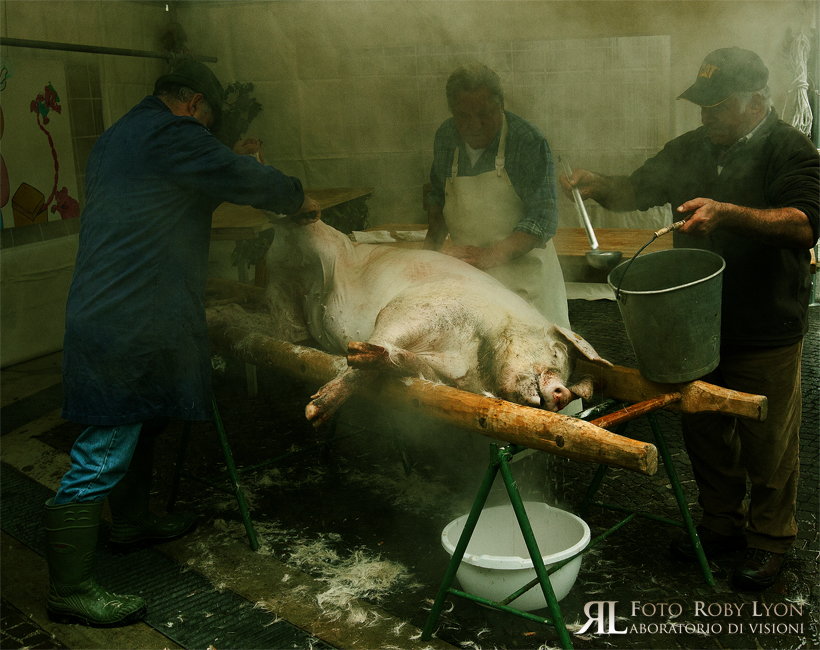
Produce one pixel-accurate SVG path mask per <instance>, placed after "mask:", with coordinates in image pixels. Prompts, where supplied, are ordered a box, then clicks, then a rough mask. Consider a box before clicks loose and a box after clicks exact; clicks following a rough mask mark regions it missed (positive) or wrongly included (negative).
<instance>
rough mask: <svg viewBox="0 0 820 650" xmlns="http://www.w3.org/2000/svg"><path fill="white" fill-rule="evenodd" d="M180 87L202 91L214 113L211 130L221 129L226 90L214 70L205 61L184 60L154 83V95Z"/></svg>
mask: <svg viewBox="0 0 820 650" xmlns="http://www.w3.org/2000/svg"><path fill="white" fill-rule="evenodd" d="M179 88H189V89H191V90H193V91H194V92H196V93H200V94H201V95H202V96H203V97H204V99H205V101H206V102H207V106H204V107H203V108H204V109H206V111H207V109H210V112H211V113H212V117H213V119H212V122H211V124H210V127H209V128H210V130H211V132H212V133H216V132H217V131H219V128H220V127H221V126H222V102H223V100H224V91H223V90H222V84H221V83H219V79H217V78H216V75H215V74H214V73H213V71H212V70H211V69H210V68H209V67H208V66H207V65H205V64H204V63H200V62H199V61H194V60H193V59H190V60H187V61H183V62H182V63H180V64H179V65H177V66H176V67H175V68H174V69H173V70H171V72H169V73H168V74H164V75H162V76H161V77H160V78H159V79H157V80H156V83H155V84H154V95H157V96H162V95H167V94H169V91H172V92H174V91H176V92H178V89H179Z"/></svg>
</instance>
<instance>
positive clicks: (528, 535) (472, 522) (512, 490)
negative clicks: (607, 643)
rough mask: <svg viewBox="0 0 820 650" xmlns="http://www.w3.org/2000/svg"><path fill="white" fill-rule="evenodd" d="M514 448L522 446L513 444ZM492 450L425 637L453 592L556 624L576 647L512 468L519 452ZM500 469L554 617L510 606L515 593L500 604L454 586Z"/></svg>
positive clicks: (568, 647) (568, 649)
mask: <svg viewBox="0 0 820 650" xmlns="http://www.w3.org/2000/svg"><path fill="white" fill-rule="evenodd" d="M512 449H518V448H517V447H513V448H512ZM520 449H521V450H523V449H524V448H523V447H521V448H520ZM490 450H491V460H490V465H489V467H488V468H487V471H486V473H485V474H484V480H483V481H482V483H481V487H480V488H479V490H478V494H477V495H476V498H475V501H473V506H472V508H471V509H470V514H469V515H468V516H467V521H466V522H465V523H464V529H463V530H462V532H461V536H460V537H459V539H458V543H457V544H456V548H455V551H454V552H453V557H452V558H451V559H450V563H449V565H448V566H447V571H446V573H445V575H444V580H443V581H442V583H441V587H439V591H438V594H437V595H436V599H435V601H434V603H433V607H432V608H431V609H430V615H429V616H428V617H427V623H426V624H425V626H424V630H423V631H422V634H421V640H422V641H427V640H429V639H430V637H431V636H432V634H433V631H434V628H435V625H436V621H438V618H439V616H440V615H441V610H442V608H443V607H444V601H445V599H446V598H447V594H448V593H453V594H456V595H459V596H463V597H466V598H469V599H471V600H475V601H476V602H482V603H486V604H487V605H490V606H493V607H495V608H497V609H499V610H501V611H506V612H510V613H512V614H516V615H518V616H521V617H523V618H526V619H528V620H533V621H538V622H540V623H547V624H549V625H553V626H555V628H556V630H557V632H558V636H559V638H560V640H561V647H562V648H563V649H564V650H572V641H571V640H570V637H569V633H568V632H567V628H566V625H565V624H564V619H563V616H562V615H561V610H560V608H559V607H558V601H557V599H556V598H555V591H554V590H553V588H552V583H551V582H550V580H549V575H548V572H547V568H546V566H544V561H543V559H542V557H541V552H540V550H539V549H538V543H537V542H536V540H535V534H534V533H533V530H532V526H531V524H530V520H529V517H528V516H527V512H526V509H525V508H524V502H523V500H522V499H521V494H520V493H519V492H518V486H517V485H516V482H515V479H514V478H513V476H512V471H511V470H510V466H509V459H510V457H511V455H512V454H514V453H517V452H515V451H510V450H509V449H504V450H499V448H498V446H497V445H495V444H492V445H490ZM499 471H501V475H502V479H503V481H504V485H505V487H506V488H507V494H508V495H509V497H510V502H511V504H512V507H513V510H514V512H515V515H516V518H517V519H518V523H519V526H520V527H521V533H522V534H523V536H524V541H525V543H526V545H527V550H528V551H529V553H530V557H531V559H532V562H533V566H534V568H535V572H536V575H537V581H538V583H540V585H541V589H542V591H543V593H544V598H545V599H546V601H547V607H548V609H549V612H550V616H551V617H552V618H551V619H544V618H541V617H536V616H533V615H532V614H529V613H527V612H522V611H520V610H516V609H515V608H512V607H507V606H506V603H507V602H511V601H510V598H512V596H511V597H510V598H508V599H507V600H506V601H504V603H502V604H499V603H493V602H490V601H487V600H484V599H483V598H479V597H477V596H473V595H472V594H466V593H464V592H461V591H457V590H455V589H451V586H452V584H453V580H455V577H456V573H457V572H458V568H459V565H460V564H461V560H462V558H463V557H464V553H465V551H466V549H467V545H468V544H469V542H470V539H471V538H472V536H473V533H474V532H475V527H476V524H477V523H478V518H479V517H480V516H481V511H482V510H483V508H484V504H485V503H486V502H487V497H488V495H489V493H490V490H491V489H492V486H493V482H494V481H495V477H496V475H497V474H498V472H499ZM535 584H536V583H535V582H533V584H532V586H535ZM522 593H523V591H522Z"/></svg>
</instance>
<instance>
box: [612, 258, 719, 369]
mask: <svg viewBox="0 0 820 650" xmlns="http://www.w3.org/2000/svg"><path fill="white" fill-rule="evenodd" d="M633 261H634V263H632V265H631V266H630V262H633ZM725 266H726V263H725V262H724V261H723V258H722V257H721V256H720V255H717V254H716V253H712V252H711V251H707V250H701V249H697V248H673V249H670V250H663V251H657V252H655V253H649V254H647V255H643V256H641V257H637V258H634V260H629V261H627V262H623V263H622V264H619V265H618V266H617V267H615V268H614V269H613V270H612V272H611V273H610V274H609V277H608V278H607V282H608V283H609V286H610V287H612V289H613V290H615V292H616V296H617V299H618V308H619V309H620V310H621V316H622V318H623V319H624V325H625V326H626V333H627V336H628V337H629V340H630V342H631V343H632V349H633V350H634V351H635V356H636V357H637V359H638V370H640V372H641V375H643V377H645V378H646V379H649V380H650V381H656V382H660V383H677V382H684V381H692V380H693V379H697V378H698V377H702V376H703V375H705V374H706V373H708V372H711V371H712V370H714V369H715V368H716V367H717V365H718V362H719V361H720V304H721V288H722V285H723V269H724V268H725ZM627 267H629V272H628V273H627ZM619 285H620V291H618V286H619Z"/></svg>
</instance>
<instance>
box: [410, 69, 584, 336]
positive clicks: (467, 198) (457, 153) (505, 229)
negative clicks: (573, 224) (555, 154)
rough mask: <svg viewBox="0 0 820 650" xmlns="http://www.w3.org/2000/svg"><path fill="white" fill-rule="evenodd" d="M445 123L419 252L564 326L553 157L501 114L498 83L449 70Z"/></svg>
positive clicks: (475, 72)
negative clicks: (440, 253)
mask: <svg viewBox="0 0 820 650" xmlns="http://www.w3.org/2000/svg"><path fill="white" fill-rule="evenodd" d="M447 102H448V105H449V107H450V110H451V112H452V114H453V117H452V118H450V119H448V120H446V121H445V122H444V123H443V124H442V125H441V126H440V127H439V129H438V131H437V132H436V137H435V143H434V160H433V166H432V169H431V172H430V179H431V181H432V185H433V189H432V191H431V192H430V194H429V195H428V204H429V211H428V221H429V227H428V232H427V239H426V240H425V248H427V249H429V250H440V249H441V247H442V245H443V244H444V240H445V239H446V237H447V235H448V234H449V235H450V238H451V239H452V242H453V248H452V249H450V250H449V251H448V254H450V255H453V256H455V257H458V258H460V259H462V260H464V261H466V262H468V263H470V264H472V265H473V266H476V267H477V268H480V269H482V270H484V271H486V272H487V273H489V274H490V275H492V276H494V277H495V278H497V279H498V280H500V281H501V282H502V283H503V284H504V285H505V286H506V287H508V288H509V289H511V290H512V291H515V292H516V293H517V294H519V295H520V296H522V297H523V298H525V299H526V300H527V301H528V302H530V303H531V304H532V305H533V306H535V307H536V309H538V311H539V312H541V314H543V315H544V316H545V317H546V318H547V319H549V320H550V321H551V322H553V323H555V324H557V325H560V326H562V327H567V328H569V319H568V317H567V296H566V290H565V289H564V277H563V274H562V273H561V266H560V265H559V263H558V256H557V254H556V253H555V247H554V246H553V243H552V241H551V238H552V237H553V236H554V235H555V232H556V230H557V226H558V207H557V199H556V197H557V191H556V183H555V171H554V167H553V162H552V154H551V153H550V149H549V145H548V144H547V141H546V139H545V138H544V135H543V134H542V133H541V131H540V130H539V129H538V128H537V127H535V126H533V125H532V124H530V123H529V122H527V121H526V120H524V119H522V118H520V117H518V116H517V115H514V114H513V113H510V112H509V111H505V110H504V93H503V90H502V89H501V80H500V79H499V77H498V75H497V74H496V73H495V72H493V71H492V70H491V69H490V68H488V67H487V66H485V65H481V64H477V65H473V66H469V67H461V68H458V69H457V70H456V71H455V72H453V74H452V75H450V78H449V80H448V81H447Z"/></svg>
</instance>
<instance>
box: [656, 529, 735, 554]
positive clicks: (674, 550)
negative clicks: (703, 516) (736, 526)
mask: <svg viewBox="0 0 820 650" xmlns="http://www.w3.org/2000/svg"><path fill="white" fill-rule="evenodd" d="M696 530H697V532H698V537H699V538H700V545H701V548H703V554H704V555H705V556H706V557H707V558H713V557H715V556H717V555H721V554H723V553H731V552H733V551H740V550H742V549H744V548H746V535H744V534H743V533H736V534H734V535H721V534H720V533H716V532H714V531H711V530H709V529H708V528H704V527H703V526H698V527H697V529H696ZM669 552H670V553H671V554H672V557H673V558H675V559H676V560H680V561H681V562H696V561H697V559H698V556H697V555H695V549H694V547H693V546H692V541H691V540H690V539H689V536H688V535H687V536H686V537H680V538H678V539H673V540H672V543H671V544H670V545H669Z"/></svg>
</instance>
